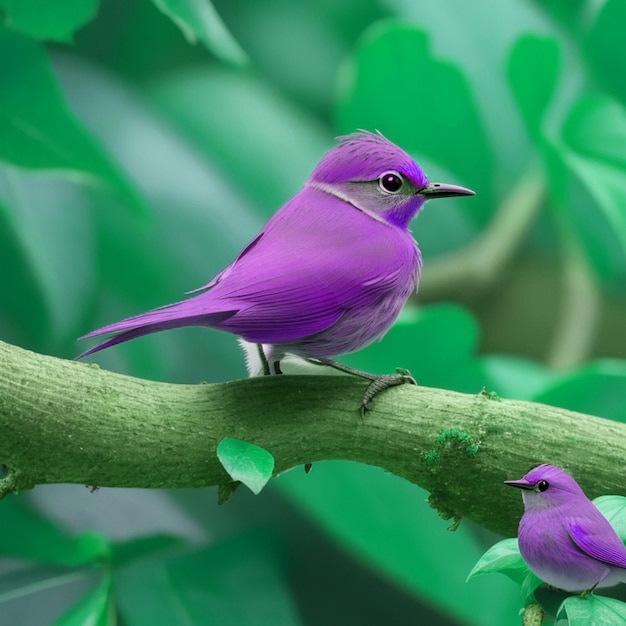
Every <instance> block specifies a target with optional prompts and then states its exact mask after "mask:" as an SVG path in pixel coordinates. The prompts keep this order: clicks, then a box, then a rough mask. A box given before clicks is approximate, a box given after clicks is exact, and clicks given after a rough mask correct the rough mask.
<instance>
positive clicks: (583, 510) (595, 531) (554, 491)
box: [504, 465, 626, 592]
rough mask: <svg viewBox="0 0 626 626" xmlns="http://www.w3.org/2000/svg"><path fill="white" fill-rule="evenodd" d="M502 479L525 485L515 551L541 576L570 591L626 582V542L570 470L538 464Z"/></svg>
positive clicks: (547, 581)
mask: <svg viewBox="0 0 626 626" xmlns="http://www.w3.org/2000/svg"><path fill="white" fill-rule="evenodd" d="M504 483H505V484H506V485H511V486H512V487H519V488H520V489H523V491H522V499H523V500H524V509H525V510H524V515H522V519H521V520H520V523H519V532H518V539H519V550H520V553H521V555H522V558H523V559H524V561H526V564H527V565H528V567H529V568H530V569H531V570H532V572H533V573H534V574H536V575H537V576H538V577H539V578H541V580H543V581H544V582H546V583H548V584H549V585H552V586H553V587H557V588H558V589H562V590H564V591H571V592H574V591H587V592H590V591H593V590H594V589H595V588H596V587H611V586H613V585H616V584H617V583H619V582H626V546H624V544H623V543H622V541H621V540H620V538H619V537H618V536H617V535H616V533H615V531H614V530H613V527H612V526H611V524H609V522H608V520H607V519H606V518H605V517H604V515H602V513H600V511H599V510H598V509H597V508H596V506H595V504H594V503H593V502H591V500H589V499H588V498H587V496H585V494H584V493H583V490H582V489H581V488H580V487H579V486H578V483H577V482H576V481H575V480H574V479H573V478H572V477H571V476H570V475H569V474H566V473H565V472H564V471H563V470H561V469H559V468H558V467H554V466H553V465H539V466H537V467H535V468H534V469H532V470H530V472H528V474H526V475H525V476H524V477H523V478H520V480H505V481H504Z"/></svg>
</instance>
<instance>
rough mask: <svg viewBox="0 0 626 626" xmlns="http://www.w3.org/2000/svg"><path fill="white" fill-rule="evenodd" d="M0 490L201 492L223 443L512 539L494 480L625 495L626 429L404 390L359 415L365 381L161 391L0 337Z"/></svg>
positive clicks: (551, 411)
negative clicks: (552, 474) (388, 490)
mask: <svg viewBox="0 0 626 626" xmlns="http://www.w3.org/2000/svg"><path fill="white" fill-rule="evenodd" d="M0 372H1V373H2V375H1V377H0V468H1V469H3V470H4V476H2V474H0V476H2V478H0V495H6V494H7V493H9V492H12V491H19V490H23V489H28V488H31V487H33V486H35V485H38V484H45V483H58V482H64V483H82V484H87V485H99V486H111V487H170V488H171V487H202V486H209V485H220V484H225V483H228V482H229V478H228V476H227V475H226V473H225V472H224V470H223V469H222V468H221V466H220V463H219V461H218V459H217V457H216V454H215V450H216V447H217V444H218V443H219V441H220V440H221V439H222V438H223V437H234V438H237V439H243V440H245V441H249V442H252V443H255V444H257V445H260V446H262V447H264V448H266V449H267V450H269V451H270V452H272V454H273V455H274V457H275V459H276V472H282V471H284V470H286V469H288V468H290V467H293V466H296V465H301V464H304V463H310V462H315V461H322V460H328V459H349V460H352V461H359V462H362V463H368V464H371V465H377V466H380V467H382V468H384V469H386V470H387V471H389V472H392V473H394V474H397V475H398V476H402V477H404V478H406V479H407V480H409V481H411V482H413V483H415V484H417V485H420V486H422V487H424V488H425V489H427V490H429V491H430V492H431V494H432V495H431V500H432V503H433V504H434V506H436V507H437V508H438V509H439V511H440V513H443V514H446V515H447V516H450V517H464V518H469V519H472V520H474V521H475V522H477V523H479V524H481V525H483V526H485V527H486V528H490V529H492V530H494V531H496V532H499V533H502V534H505V535H513V534H514V533H515V530H516V525H517V521H518V519H519V516H520V514H521V499H520V497H519V493H517V492H516V493H511V492H512V491H513V490H507V489H506V488H505V487H504V486H503V485H502V481H503V480H504V479H507V478H517V477H519V476H521V475H522V474H523V473H524V472H525V471H526V470H527V469H529V468H530V467H531V466H532V465H534V464H537V463H540V462H550V463H554V464H556V465H559V466H561V467H564V468H565V469H567V470H569V471H571V472H573V473H574V474H575V476H576V478H577V480H579V482H580V483H581V485H582V486H583V488H584V489H585V490H586V491H587V493H588V495H589V496H590V497H595V496H597V495H600V494H604V493H616V494H622V495H626V484H625V483H624V480H623V467H624V459H625V458H626V424H622V423H619V422H613V421H610V420H604V419H600V418H597V417H592V416H589V415H582V414H579V413H574V412H572V411H566V410H563V409H557V408H554V407H550V406H545V405H540V404H533V403H529V402H519V401H511V400H499V399H497V398H495V397H493V396H492V395H490V394H485V393H482V394H481V393H478V394H476V395H468V394H461V393H455V392H451V391H444V390H441V389H430V388H427V387H415V386H412V385H403V386H400V387H396V388H393V389H389V390H387V391H385V392H383V393H382V394H381V395H379V396H377V397H376V398H375V399H374V400H373V402H372V404H371V410H370V411H368V413H367V414H366V415H365V417H361V415H360V414H359V411H358V407H359V402H360V400H361V397H362V395H363V391H364V388H365V385H366V383H365V382H364V381H360V380H358V379H355V378H352V377H342V376H337V377H335V376H276V377H267V378H257V379H249V380H240V381H235V382H231V383H220V384H201V385H172V384H164V383H156V382H150V381H147V380H141V379H137V378H131V377H128V376H122V375H119V374H115V373H112V372H108V371H105V370H101V369H100V368H98V367H97V366H94V365H89V364H85V363H77V362H74V361H65V360H62V359H57V358H54V357H50V356H44V355H40V354H35V353H33V352H29V351H26V350H22V349H21V348H17V347H14V346H10V345H8V344H4V343H1V342H0Z"/></svg>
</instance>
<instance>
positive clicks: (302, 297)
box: [81, 131, 473, 363]
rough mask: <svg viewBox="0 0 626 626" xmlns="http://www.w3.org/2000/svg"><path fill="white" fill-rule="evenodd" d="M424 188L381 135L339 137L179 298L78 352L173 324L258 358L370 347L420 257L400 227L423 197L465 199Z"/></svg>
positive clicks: (408, 287) (409, 286)
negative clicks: (250, 349)
mask: <svg viewBox="0 0 626 626" xmlns="http://www.w3.org/2000/svg"><path fill="white" fill-rule="evenodd" d="M472 194H473V192H472V191H470V190H468V189H465V188H463V187H457V186H454V185H445V184H439V183H431V184H429V182H428V180H427V178H426V176H425V175H424V173H423V172H422V170H421V169H420V168H419V166H418V165H417V164H416V163H415V162H414V161H413V160H412V159H411V157H410V156H409V155H408V154H407V153H406V152H404V151H403V150H401V149H400V148H398V147H397V146H396V145H394V144H393V143H391V142H390V141H388V140H387V139H385V138H384V137H383V136H382V135H380V134H374V133H369V132H363V131H361V132H358V133H354V134H352V135H348V136H346V137H342V138H340V141H339V144H338V145H337V146H336V147H335V148H333V149H332V150H330V151H329V152H328V153H327V154H326V155H324V157H323V158H322V160H321V161H320V163H319V164H318V166H317V167H316V168H315V170H314V171H313V173H312V175H311V177H310V178H309V179H308V180H307V181H306V183H305V185H304V188H303V189H302V190H301V191H300V192H299V193H298V194H296V195H295V196H294V197H293V198H292V199H291V200H289V201H288V202H287V203H286V204H284V205H283V206H282V207H281V208H280V209H279V210H278V212H277V213H276V214H275V215H274V216H273V217H272V218H271V219H270V220H269V221H268V223H267V224H266V225H265V227H264V228H263V230H262V231H261V232H260V233H259V234H258V235H257V236H256V237H255V238H254V239H253V240H252V241H251V242H250V243H249V244H248V245H247V246H246V248H244V250H243V251H242V252H241V253H240V254H239V256H238V257H237V258H236V259H235V261H234V262H233V263H232V264H231V265H229V266H228V267H227V268H226V269H224V270H223V271H222V272H221V273H220V274H218V275H217V276H216V277H215V278H213V280H211V281H210V282H209V283H207V284H206V285H205V286H204V287H201V288H200V289H199V290H197V291H198V292H199V293H198V294H197V295H194V296H192V297H191V298H189V299H187V300H183V301H181V302H177V303H174V304H170V305H168V306H164V307H161V308H159V309H155V310H153V311H149V312H147V313H143V314H141V315H137V316H135V317H131V318H128V319H125V320H123V321H121V322H116V323H114V324H110V325H108V326H105V327H103V328H100V329H98V330H95V331H93V332H91V333H89V334H88V335H85V337H94V336H97V335H102V334H106V333H116V334H115V335H114V336H113V337H110V338H109V339H106V340H105V341H103V342H102V343H100V344H98V345H96V346H95V347H93V348H91V349H89V350H87V351H86V352H84V353H83V354H82V355H81V357H82V356H86V355H87V354H91V353H93V352H97V351H99V350H102V349H104V348H108V347H110V346H114V345H116V344H118V343H122V342H124V341H128V340H129V339H134V338H136V337H140V336H142V335H147V334H149V333H154V332H158V331H161V330H167V329H170V328H176V327H180V326H210V327H213V328H218V329H220V330H224V331H227V332H230V333H234V334H236V335H239V336H241V337H243V338H244V339H245V340H246V341H249V342H251V343H256V344H259V345H263V349H264V355H265V358H266V359H267V360H268V361H269V362H272V363H278V362H279V361H280V359H281V358H283V357H284V356H285V354H296V355H298V356H302V357H305V358H308V357H312V358H318V359H320V358H329V357H332V356H335V355H339V354H345V353H348V352H354V351H355V350H358V349H360V348H362V347H363V346H365V345H367V344H369V343H371V342H372V341H374V340H375V339H378V338H380V337H382V335H383V334H384V333H385V332H386V331H387V330H388V329H389V327H390V326H391V325H392V324H393V322H394V320H395V319H396V317H397V316H398V314H399V313H400V310H401V309H402V307H403V305H404V304H405V302H406V301H407V299H408V297H409V296H410V294H411V293H412V292H413V291H415V289H416V287H417V282H418V278H419V271H420V267H421V259H420V253H419V250H418V248H417V244H416V242H415V241H414V240H413V238H412V237H411V235H410V233H409V231H408V223H409V221H410V220H411V219H412V218H413V217H414V216H415V215H416V213H417V212H418V211H419V209H420V208H421V206H422V205H423V203H424V202H425V201H426V200H427V199H429V198H444V197H449V196H458V195H472Z"/></svg>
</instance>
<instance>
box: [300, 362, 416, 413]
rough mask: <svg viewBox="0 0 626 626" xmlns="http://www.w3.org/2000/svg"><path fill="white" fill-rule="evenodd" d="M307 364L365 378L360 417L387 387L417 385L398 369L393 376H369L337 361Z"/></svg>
mask: <svg viewBox="0 0 626 626" xmlns="http://www.w3.org/2000/svg"><path fill="white" fill-rule="evenodd" d="M307 361H309V363H315V364H316V365H326V366H328V367H332V368H333V369H336V370H338V371H340V372H344V373H346V374H350V375H352V376H358V377H359V378H365V380H369V381H370V384H369V385H368V386H367V389H366V390H365V393H364V394H363V399H362V400H361V406H360V407H359V412H360V413H361V415H365V411H367V405H368V404H369V403H370V402H371V401H372V400H373V399H374V398H375V397H376V396H377V395H378V394H379V393H380V392H381V391H384V390H385V389H389V387H395V386H396V385H403V384H405V383H410V384H411V385H417V381H416V380H415V378H413V376H411V373H410V372H409V370H407V369H405V368H403V367H398V368H397V369H396V373H395V374H383V375H378V374H370V373H369V372H364V371H363V370H357V369H354V368H353V367H349V366H348V365H344V364H343V363H338V362H337V361H333V360H332V359H314V358H310V359H307Z"/></svg>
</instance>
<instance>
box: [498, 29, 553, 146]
mask: <svg viewBox="0 0 626 626" xmlns="http://www.w3.org/2000/svg"><path fill="white" fill-rule="evenodd" d="M559 52H560V51H559V45H558V43H557V41H556V39H552V38H550V37H540V36H537V35H523V36H522V37H520V38H519V39H518V40H517V41H516V42H515V45H514V46H513V50H512V51H511V54H510V56H509V59H508V64H507V78H508V81H509V85H510V86H511V90H512V91H513V94H514V95H515V99H516V101H517V105H518V107H519V109H520V112H521V114H522V118H523V120H524V123H525V124H526V130H527V131H528V133H529V135H530V136H531V137H533V138H534V139H535V140H537V139H538V137H539V135H540V134H541V124H542V122H543V118H544V115H545V113H546V110H547V108H548V105H549V104H550V102H551V100H552V96H553V95H554V91H555V89H556V86H557V82H558V76H559V69H560V54H559Z"/></svg>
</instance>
